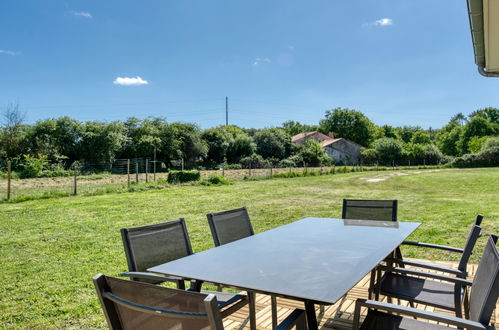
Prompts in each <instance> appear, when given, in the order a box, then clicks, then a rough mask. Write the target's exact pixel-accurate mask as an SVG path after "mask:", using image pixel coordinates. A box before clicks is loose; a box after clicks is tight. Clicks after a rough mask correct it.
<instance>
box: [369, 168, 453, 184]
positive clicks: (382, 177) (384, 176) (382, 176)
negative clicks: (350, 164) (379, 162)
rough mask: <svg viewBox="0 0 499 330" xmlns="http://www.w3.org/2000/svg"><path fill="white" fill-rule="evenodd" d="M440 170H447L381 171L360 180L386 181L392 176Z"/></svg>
mask: <svg viewBox="0 0 499 330" xmlns="http://www.w3.org/2000/svg"><path fill="white" fill-rule="evenodd" d="M441 171H448V170H443V169H438V170H424V171H408V172H390V173H383V174H380V175H377V176H375V177H372V176H369V177H365V178H361V180H363V181H365V182H381V181H386V180H388V179H391V178H393V177H398V176H404V175H413V174H421V173H430V172H441Z"/></svg>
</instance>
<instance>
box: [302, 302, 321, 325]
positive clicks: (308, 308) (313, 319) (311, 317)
mask: <svg viewBox="0 0 499 330" xmlns="http://www.w3.org/2000/svg"><path fill="white" fill-rule="evenodd" d="M305 312H306V313H307V324H308V330H317V329H319V327H318V325H317V316H316V315H315V306H314V303H313V302H311V301H308V300H307V301H305Z"/></svg>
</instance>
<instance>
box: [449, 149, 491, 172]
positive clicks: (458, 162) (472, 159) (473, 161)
mask: <svg viewBox="0 0 499 330" xmlns="http://www.w3.org/2000/svg"><path fill="white" fill-rule="evenodd" d="M452 166H455V167H482V166H483V167H488V166H499V147H492V148H487V149H483V150H482V151H480V152H479V153H477V154H466V155H463V156H461V157H459V158H456V159H454V161H453V162H452Z"/></svg>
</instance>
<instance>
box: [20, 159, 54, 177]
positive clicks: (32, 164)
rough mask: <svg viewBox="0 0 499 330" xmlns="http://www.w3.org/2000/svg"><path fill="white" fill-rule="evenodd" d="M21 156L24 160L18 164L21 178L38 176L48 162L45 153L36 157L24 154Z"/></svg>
mask: <svg viewBox="0 0 499 330" xmlns="http://www.w3.org/2000/svg"><path fill="white" fill-rule="evenodd" d="M23 158H24V160H23V161H22V162H21V163H20V164H19V167H20V168H21V172H20V173H19V175H20V177H21V178H23V179H25V178H38V177H40V176H42V172H43V170H44V168H45V167H46V166H47V164H48V157H47V156H46V155H38V157H35V156H31V155H24V156H23Z"/></svg>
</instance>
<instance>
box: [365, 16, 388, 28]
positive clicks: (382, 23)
mask: <svg viewBox="0 0 499 330" xmlns="http://www.w3.org/2000/svg"><path fill="white" fill-rule="evenodd" d="M390 25H393V20H392V19H391V18H380V19H378V20H375V21H374V22H369V23H364V24H362V26H364V27H369V26H390Z"/></svg>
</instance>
